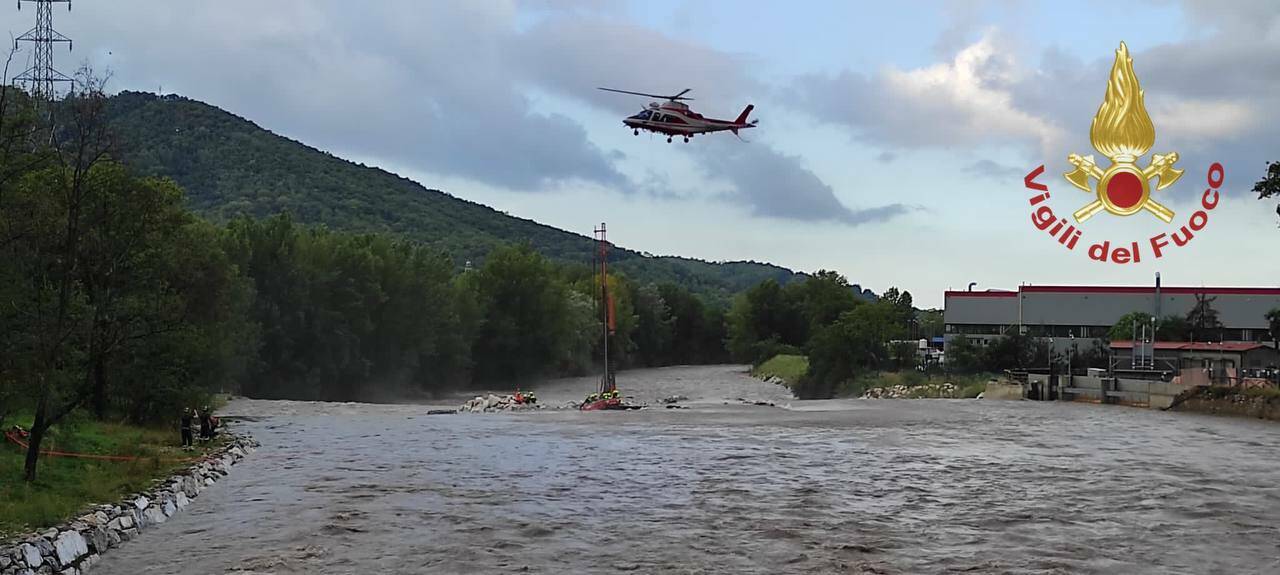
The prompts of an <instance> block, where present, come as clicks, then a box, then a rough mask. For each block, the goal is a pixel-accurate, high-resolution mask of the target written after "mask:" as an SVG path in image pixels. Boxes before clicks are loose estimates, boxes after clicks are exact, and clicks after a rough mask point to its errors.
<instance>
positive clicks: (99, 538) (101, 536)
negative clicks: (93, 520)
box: [87, 528, 111, 553]
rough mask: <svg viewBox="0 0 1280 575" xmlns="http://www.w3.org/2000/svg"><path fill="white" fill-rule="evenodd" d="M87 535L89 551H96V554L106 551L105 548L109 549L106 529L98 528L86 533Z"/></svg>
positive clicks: (109, 540)
mask: <svg viewBox="0 0 1280 575" xmlns="http://www.w3.org/2000/svg"><path fill="white" fill-rule="evenodd" d="M87 533H88V534H89V544H90V546H91V549H90V550H91V551H97V552H98V553H102V552H103V551H106V550H107V548H109V547H111V539H110V537H109V536H108V535H107V530H106V529H102V528H98V529H94V530H92V531H88V532H87Z"/></svg>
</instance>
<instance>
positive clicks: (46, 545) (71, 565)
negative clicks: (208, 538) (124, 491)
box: [0, 437, 258, 575]
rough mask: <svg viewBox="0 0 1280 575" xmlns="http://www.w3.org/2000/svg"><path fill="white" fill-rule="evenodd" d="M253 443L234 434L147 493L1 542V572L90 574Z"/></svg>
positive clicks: (11, 574) (20, 574) (207, 483)
mask: <svg viewBox="0 0 1280 575" xmlns="http://www.w3.org/2000/svg"><path fill="white" fill-rule="evenodd" d="M257 446H258V443H257V442H256V441H254V440H253V439H250V438H248V437H234V438H233V439H232V440H231V441H230V442H229V443H227V444H226V445H225V446H223V447H222V448H221V449H219V450H218V451H217V452H216V453H213V454H210V455H209V456H208V457H205V458H203V459H201V460H200V461H199V462H197V463H195V464H193V465H192V466H190V467H188V468H187V469H186V470H184V471H182V472H181V473H178V474H176V475H173V476H171V477H169V478H168V479H162V480H157V481H156V482H155V485H154V486H153V487H152V488H151V489H149V490H147V491H145V492H142V493H136V494H133V495H131V496H129V497H127V498H125V499H124V500H123V501H120V502H119V503H115V504H107V505H95V506H93V507H91V508H89V509H87V510H86V512H85V513H84V514H83V515H81V516H80V517H78V518H76V519H73V520H71V521H69V522H67V523H65V524H62V525H59V526H57V527H53V528H50V529H47V530H44V531H41V532H38V533H32V534H30V535H27V536H26V537H19V538H17V539H16V540H14V541H10V542H6V543H4V544H0V575H37V574H53V573H59V574H70V575H79V574H81V573H86V572H88V571H89V569H90V568H91V567H92V566H93V564H94V563H95V562H96V561H97V560H98V557H99V556H100V555H102V554H103V553H106V552H107V550H109V549H112V548H114V547H118V546H120V545H121V544H123V543H124V542H125V541H128V540H130V539H133V538H134V537H136V536H137V535H138V532H139V531H141V530H144V529H147V528H149V527H152V526H155V525H159V524H161V523H164V522H165V521H167V520H168V519H169V518H170V517H173V515H174V514H175V513H177V512H178V511H179V510H181V509H182V508H184V507H186V506H187V505H190V504H191V500H192V499H194V498H196V497H198V496H199V495H200V493H201V492H202V491H204V490H205V489H207V488H208V487H209V486H211V485H213V484H214V482H216V481H217V480H219V479H221V478H222V477H225V476H226V475H227V474H228V473H230V472H231V466H232V465H235V464H236V463H239V462H240V460H241V459H244V458H245V457H246V456H247V455H248V454H249V453H252V452H253V450H254V449H255V448H256V447H257Z"/></svg>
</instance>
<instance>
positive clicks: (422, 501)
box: [93, 366, 1280, 575]
mask: <svg viewBox="0 0 1280 575" xmlns="http://www.w3.org/2000/svg"><path fill="white" fill-rule="evenodd" d="M593 385H594V383H593V382H592V380H591V379H589V378H583V379H571V380H558V381H554V382H549V383H547V384H545V385H543V386H541V387H539V388H537V389H538V390H539V397H540V398H541V400H542V401H543V402H544V403H559V402H563V401H567V400H569V399H572V398H576V397H580V396H581V395H584V394H585V393H586V392H587V390H589V389H590V388H591V387H592V386H593ZM619 387H620V388H621V389H623V390H624V392H627V393H630V394H632V395H634V396H636V399H637V400H639V401H655V400H656V399H658V398H660V397H663V396H666V395H671V394H673V393H682V394H684V395H686V396H689V398H690V399H689V401H688V402H687V405H688V406H689V408H688V409H680V410H677V409H663V408H653V409H645V410H639V411H632V412H608V413H601V412H594V413H579V412H576V411H568V410H564V411H543V412H538V413H523V414H510V413H507V414H457V415H427V414H426V411H427V408H426V407H425V406H416V405H370V404H342V403H311V402H291V401H256V400H236V401H234V402H232V403H231V404H229V405H228V406H227V408H226V410H225V412H226V414H227V415H228V416H236V417H240V418H244V419H243V420H241V421H239V422H238V423H236V425H237V426H239V428H240V429H242V430H244V431H248V432H250V433H252V434H253V435H254V436H255V437H256V438H257V439H259V440H260V441H261V442H262V448H261V449H260V450H258V451H257V452H256V453H255V454H254V455H253V456H251V457H250V458H249V459H248V460H246V461H245V462H243V463H241V464H240V465H238V466H236V467H235V468H234V470H233V471H232V474H231V475H230V476H229V477H227V478H226V479H224V480H223V481H222V482H219V483H218V484H217V485H216V486H214V487H213V488H211V489H210V490H208V491H206V492H205V493H204V494H202V495H201V497H200V498H199V499H198V500H196V501H195V503H194V504H193V505H192V506H190V507H188V508H187V510H186V511H185V512H183V513H180V514H178V515H176V516H175V517H174V518H172V519H170V520H169V521H168V522H167V523H165V524H163V525H160V526H157V527H155V528H153V529H151V530H148V531H146V532H144V533H143V534H141V535H140V536H139V537H137V538H136V539H134V540H133V541H132V542H130V543H127V544H125V545H124V546H123V547H122V548H120V549H117V550H115V551H113V552H111V553H109V554H107V555H105V556H104V557H103V560H102V561H101V562H100V563H98V565H96V566H95V567H94V569H93V573H95V574H97V573H104V574H110V575H115V574H120V575H124V574H134V573H175V574H176V573H183V574H191V575H194V574H223V573H261V574H266V573H320V574H328V573H432V574H435V573H556V574H559V573H622V572H635V573H734V574H737V573H762V574H766V573H767V574H776V573H882V574H883V573H953V572H971V573H1161V574H1165V573H1211V572H1217V573H1233V574H1234V573H1277V572H1280V465H1277V462H1280V426H1276V425H1275V424H1273V423H1267V422H1260V421H1253V420H1244V419H1231V418H1223V417H1213V416H1200V415H1191V414H1180V413H1178V414H1175V413H1165V412H1160V411H1155V410H1146V409H1136V408H1125V407H1115V406H1095V405H1083V404H1064V403H1041V402H1026V401H1024V402H1011V401H982V400H831V401H795V400H790V399H788V397H789V395H788V394H787V393H786V392H785V390H783V389H781V388H779V387H776V386H772V385H769V384H765V383H763V382H759V381H756V380H754V379H751V378H749V377H747V376H746V374H745V371H744V369H743V368H740V367H726V366H716V367H681V368H665V369H656V370H637V371H629V372H625V373H622V374H620V376H619ZM739 398H741V399H745V400H748V401H773V402H777V403H778V407H768V406H756V405H745V404H743V402H741V401H739ZM457 403H461V398H459V401H458V402H457Z"/></svg>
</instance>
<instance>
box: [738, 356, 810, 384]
mask: <svg viewBox="0 0 1280 575" xmlns="http://www.w3.org/2000/svg"><path fill="white" fill-rule="evenodd" d="M808 370H809V358H807V357H805V356H803V355H796V354H778V355H775V356H773V357H771V358H769V360H768V361H766V362H764V363H762V364H760V365H759V366H758V367H755V368H753V369H752V370H751V375H754V376H756V377H758V378H760V379H769V378H770V377H777V378H779V379H781V380H782V381H784V382H786V384H787V386H788V387H790V386H794V385H795V384H796V383H797V382H799V381H800V378H801V377H803V376H804V373H805V372H806V371H808Z"/></svg>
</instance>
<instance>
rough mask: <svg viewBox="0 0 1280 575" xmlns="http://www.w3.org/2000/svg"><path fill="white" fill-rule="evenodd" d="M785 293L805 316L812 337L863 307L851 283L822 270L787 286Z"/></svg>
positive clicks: (840, 276) (834, 273)
mask: <svg viewBox="0 0 1280 575" xmlns="http://www.w3.org/2000/svg"><path fill="white" fill-rule="evenodd" d="M786 291H787V292H788V295H789V296H790V298H791V299H792V300H793V301H795V302H796V305H797V306H798V307H799V310H800V311H801V313H803V314H804V320H805V322H806V323H807V324H808V329H807V330H806V331H808V332H809V333H813V332H815V331H817V330H818V329H820V328H822V327H823V326H826V325H829V324H831V323H832V322H834V321H835V320H836V319H838V318H839V317H840V314H842V313H844V312H846V311H849V310H851V309H853V308H854V307H855V306H857V305H858V304H859V303H861V301H860V300H859V299H858V296H857V294H855V293H854V291H853V287H852V286H850V285H849V280H847V279H845V277H844V276H842V275H840V274H839V273H836V272H833V271H827V270H821V271H819V272H818V273H816V274H813V275H812V276H809V277H808V278H806V279H805V280H804V281H803V282H792V283H790V284H787V287H786ZM797 345H798V344H797Z"/></svg>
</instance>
